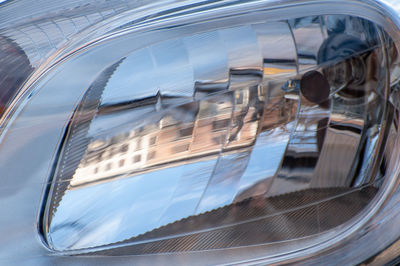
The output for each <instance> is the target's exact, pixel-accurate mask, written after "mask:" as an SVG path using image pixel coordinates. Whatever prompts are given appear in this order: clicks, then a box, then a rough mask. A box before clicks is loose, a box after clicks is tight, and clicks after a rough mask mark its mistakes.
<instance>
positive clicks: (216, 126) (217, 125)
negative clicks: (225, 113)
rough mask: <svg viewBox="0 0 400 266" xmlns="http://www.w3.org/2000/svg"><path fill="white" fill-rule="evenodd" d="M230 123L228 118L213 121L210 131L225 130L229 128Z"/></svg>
mask: <svg viewBox="0 0 400 266" xmlns="http://www.w3.org/2000/svg"><path fill="white" fill-rule="evenodd" d="M230 121H231V119H230V118H227V119H221V120H217V121H213V123H212V129H213V130H221V129H226V128H227V127H228V126H229V123H230Z"/></svg>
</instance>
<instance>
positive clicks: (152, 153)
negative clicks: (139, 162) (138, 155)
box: [147, 151, 156, 160]
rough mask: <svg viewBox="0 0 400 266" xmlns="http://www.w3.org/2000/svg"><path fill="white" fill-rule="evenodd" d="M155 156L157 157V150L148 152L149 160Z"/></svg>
mask: <svg viewBox="0 0 400 266" xmlns="http://www.w3.org/2000/svg"><path fill="white" fill-rule="evenodd" d="M154 157H156V152H155V151H151V152H149V154H147V160H152V159H154Z"/></svg>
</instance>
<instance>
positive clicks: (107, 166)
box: [106, 163, 112, 171]
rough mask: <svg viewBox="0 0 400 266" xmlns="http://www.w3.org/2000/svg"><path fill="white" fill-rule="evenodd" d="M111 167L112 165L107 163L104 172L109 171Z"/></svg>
mask: <svg viewBox="0 0 400 266" xmlns="http://www.w3.org/2000/svg"><path fill="white" fill-rule="evenodd" d="M111 166H112V164H111V163H108V164H107V165H106V171H109V170H111Z"/></svg>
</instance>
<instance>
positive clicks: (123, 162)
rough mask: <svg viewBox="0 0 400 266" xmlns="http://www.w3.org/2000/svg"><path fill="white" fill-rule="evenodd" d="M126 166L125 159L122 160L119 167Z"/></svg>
mask: <svg viewBox="0 0 400 266" xmlns="http://www.w3.org/2000/svg"><path fill="white" fill-rule="evenodd" d="M124 164H125V160H124V159H122V160H120V161H119V163H118V165H119V167H122V166H124Z"/></svg>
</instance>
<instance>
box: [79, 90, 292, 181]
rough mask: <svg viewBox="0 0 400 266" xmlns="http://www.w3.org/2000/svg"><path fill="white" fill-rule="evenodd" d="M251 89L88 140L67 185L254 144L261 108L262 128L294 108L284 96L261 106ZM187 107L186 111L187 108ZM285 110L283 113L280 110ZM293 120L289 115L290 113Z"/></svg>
mask: <svg viewBox="0 0 400 266" xmlns="http://www.w3.org/2000/svg"><path fill="white" fill-rule="evenodd" d="M256 89H257V88H256V87H254V89H249V88H248V89H241V90H236V91H228V92H225V93H223V94H219V95H217V96H213V97H209V98H206V99H204V100H202V101H199V102H198V103H197V104H193V103H191V104H184V105H181V106H178V107H175V108H173V109H172V110H170V111H168V112H166V113H165V112H164V113H162V115H160V116H161V117H160V118H159V119H158V120H155V121H159V122H157V123H154V124H148V125H146V126H142V127H139V128H135V129H134V130H132V131H130V132H129V133H126V134H125V135H124V134H122V135H118V136H114V137H112V138H97V139H94V140H93V141H92V142H91V143H90V144H89V146H88V150H87V152H86V155H85V156H84V157H83V159H82V160H81V163H80V165H79V167H78V169H77V170H76V172H75V174H74V176H73V178H72V180H71V186H72V187H74V186H79V185H83V184H87V183H92V182H98V181H101V180H105V179H109V178H114V177H118V176H121V175H128V174H129V175H131V174H138V173H142V172H144V171H148V170H152V169H153V168H154V167H158V168H159V167H162V166H163V165H165V164H168V167H171V166H173V165H177V164H182V163H184V162H185V161H186V160H189V159H195V158H198V157H200V156H201V157H202V158H204V157H205V156H216V155H218V154H219V153H220V151H222V150H223V151H227V150H232V149H238V148H241V147H246V146H251V145H252V144H254V142H255V139H256V136H257V131H258V128H259V122H260V121H261V118H262V113H263V111H264V110H266V112H268V115H267V116H266V117H267V118H268V117H269V118H271V119H267V120H265V119H264V120H263V124H265V126H263V128H265V130H267V129H270V128H273V127H276V126H277V125H280V124H281V123H282V120H285V119H287V117H288V114H294V113H295V112H296V109H295V108H293V106H292V105H288V104H287V103H285V101H286V100H285V99H284V98H276V99H274V100H271V102H270V103H269V104H267V105H266V106H264V103H263V102H260V101H259V97H254V95H252V94H254V93H257V90H256ZM188 108H189V109H191V110H188ZM285 109H286V110H285ZM182 110H184V111H185V112H187V111H190V112H191V113H194V114H196V115H195V116H194V119H192V121H187V122H181V120H179V119H175V118H174V113H177V112H181V111H182ZM292 119H293V115H292Z"/></svg>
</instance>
